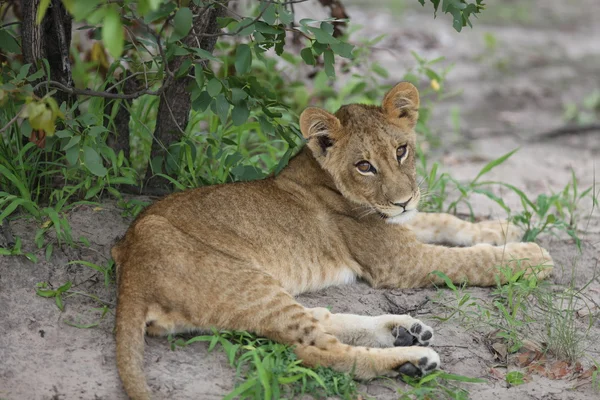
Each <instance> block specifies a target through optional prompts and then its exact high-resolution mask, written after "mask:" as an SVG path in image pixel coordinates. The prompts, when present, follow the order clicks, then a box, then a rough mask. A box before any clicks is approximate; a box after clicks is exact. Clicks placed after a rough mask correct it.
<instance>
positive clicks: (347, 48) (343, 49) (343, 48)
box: [329, 42, 354, 58]
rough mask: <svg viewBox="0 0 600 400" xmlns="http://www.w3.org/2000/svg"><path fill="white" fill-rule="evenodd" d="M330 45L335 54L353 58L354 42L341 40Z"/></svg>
mask: <svg viewBox="0 0 600 400" xmlns="http://www.w3.org/2000/svg"><path fill="white" fill-rule="evenodd" d="M329 47H331V50H333V52H334V53H335V54H339V55H340V56H342V57H344V58H352V50H353V49H354V45H352V44H349V43H344V42H340V43H337V44H335V43H334V44H332V45H330V46H329Z"/></svg>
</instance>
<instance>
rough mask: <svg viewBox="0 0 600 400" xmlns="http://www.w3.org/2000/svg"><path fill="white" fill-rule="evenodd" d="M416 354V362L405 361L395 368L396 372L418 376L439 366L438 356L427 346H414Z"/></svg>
mask: <svg viewBox="0 0 600 400" xmlns="http://www.w3.org/2000/svg"><path fill="white" fill-rule="evenodd" d="M415 351H417V352H418V353H419V354H415V355H418V358H417V361H416V362H412V361H410V362H405V363H403V364H401V365H400V366H399V367H398V368H396V372H398V373H400V374H401V375H407V376H410V377H413V378H414V377H420V376H424V375H427V374H428V373H430V372H432V371H434V370H436V369H439V368H440V364H441V362H440V356H439V355H438V353H436V352H435V351H433V350H432V349H430V348H428V347H420V348H416V349H415Z"/></svg>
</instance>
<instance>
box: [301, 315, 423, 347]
mask: <svg viewBox="0 0 600 400" xmlns="http://www.w3.org/2000/svg"><path fill="white" fill-rule="evenodd" d="M309 311H310V312H311V313H312V315H313V317H315V318H316V319H317V320H318V321H319V322H320V323H321V325H323V327H324V328H325V330H326V331H327V332H329V333H331V334H332V335H334V336H335V337H336V338H338V340H339V341H341V342H342V343H346V344H350V345H353V346H365V347H398V346H400V347H402V346H429V344H431V342H432V341H433V329H432V328H431V327H430V326H428V325H426V324H424V323H423V322H421V321H419V320H418V319H415V318H413V317H411V316H410V315H379V316H366V315H355V314H333V313H331V312H329V310H327V309H326V308H322V307H318V308H311V309H309Z"/></svg>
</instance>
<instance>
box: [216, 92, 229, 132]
mask: <svg viewBox="0 0 600 400" xmlns="http://www.w3.org/2000/svg"><path fill="white" fill-rule="evenodd" d="M215 108H216V111H217V112H216V114H217V115H218V116H219V119H220V120H221V124H223V125H225V123H226V122H227V115H228V114H229V102H228V101H227V99H226V98H225V95H224V94H223V93H221V94H219V95H218V96H217V99H216V104H215Z"/></svg>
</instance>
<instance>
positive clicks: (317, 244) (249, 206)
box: [112, 83, 552, 399]
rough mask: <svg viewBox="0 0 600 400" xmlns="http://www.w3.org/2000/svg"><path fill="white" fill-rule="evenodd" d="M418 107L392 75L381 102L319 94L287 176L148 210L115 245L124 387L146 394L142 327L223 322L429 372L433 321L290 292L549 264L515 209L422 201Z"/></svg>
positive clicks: (339, 358)
mask: <svg viewBox="0 0 600 400" xmlns="http://www.w3.org/2000/svg"><path fill="white" fill-rule="evenodd" d="M418 108H419V94H418V92H417V89H416V88H415V87H414V86H413V85H411V84H409V83H400V84H398V85H396V86H395V87H394V88H393V89H391V90H390V91H389V92H388V93H387V94H386V96H385V98H384V99H383V103H382V105H381V106H380V107H376V106H367V105H361V104H351V105H346V106H343V107H342V108H340V109H339V110H338V111H337V112H336V113H335V114H330V113H328V112H327V111H324V110H321V109H318V108H308V109H306V110H305V111H304V112H303V113H302V115H301V117H300V127H301V130H302V134H303V135H304V137H305V138H306V139H307V141H308V142H307V144H306V146H305V147H304V149H303V150H302V151H300V153H299V154H298V155H297V156H296V157H294V158H293V159H292V160H291V161H290V162H289V165H288V166H287V167H286V168H285V169H284V170H283V171H282V172H281V173H280V174H279V175H278V176H273V177H269V178H267V179H264V180H261V181H256V182H245V183H233V184H227V185H220V186H212V187H203V188H199V189H194V190H188V191H185V192H181V193H175V194H172V195H170V196H167V197H166V198H164V199H162V200H161V201H158V202H157V203H155V204H153V205H152V206H150V207H148V208H147V209H146V210H145V211H144V212H143V213H142V214H140V216H139V217H138V218H137V219H136V220H135V222H133V223H132V224H131V227H130V228H129V230H128V231H127V233H126V235H125V237H124V238H123V239H122V240H121V241H120V242H119V243H118V244H117V245H116V246H115V247H114V248H113V249H112V256H113V257H114V259H115V261H116V263H117V266H118V269H117V275H118V306H117V317H116V340H117V365H118V369H119V374H120V376H121V379H122V381H123V385H124V387H125V390H126V391H127V394H128V395H129V396H130V397H132V398H134V399H148V398H149V397H150V390H149V388H148V386H147V385H146V381H145V378H144V372H143V369H142V365H143V352H144V334H145V333H146V332H147V333H149V334H151V335H165V334H169V333H174V332H181V331H190V330H198V329H203V328H204V329H206V328H211V327H216V328H218V329H231V330H247V331H251V332H254V333H256V334H257V335H261V336H265V337H268V338H270V339H273V340H276V341H278V342H281V343H285V344H289V345H293V346H294V349H295V352H296V353H297V355H298V357H299V358H300V359H302V360H303V363H304V364H306V365H308V366H316V365H322V366H328V367H332V368H334V369H336V370H339V371H348V372H349V371H354V373H355V375H356V377H357V378H360V379H368V378H373V377H376V376H380V375H386V376H395V375H397V374H399V373H403V374H408V375H412V376H415V375H422V374H426V373H428V372H430V371H432V370H434V369H436V368H439V367H440V359H439V356H438V354H437V353H436V352H435V351H433V350H432V349H431V348H430V347H428V346H429V344H430V343H431V341H432V339H433V331H432V329H431V328H430V327H429V326H427V325H425V324H424V323H422V322H421V321H419V320H417V319H414V318H412V317H410V316H408V315H382V316H378V317H367V316H359V315H350V314H332V313H330V312H329V311H328V310H326V309H324V308H313V309H309V308H305V307H303V306H302V305H300V304H299V303H298V302H296V300H294V297H293V295H295V294H298V293H301V292H305V291H309V290H318V289H321V288H324V287H326V286H330V285H340V284H348V283H352V282H354V281H355V280H357V279H362V280H365V281H367V282H368V283H369V284H371V285H372V286H374V287H380V288H382V287H384V288H416V287H424V286H428V285H431V284H433V283H440V282H438V280H437V279H436V278H435V277H434V276H432V275H430V272H432V271H434V270H440V271H442V272H444V273H445V274H446V275H447V276H449V277H450V278H451V279H452V280H453V281H454V282H457V283H459V282H463V281H465V280H466V281H468V282H469V284H472V285H480V286H489V285H494V284H495V279H494V275H495V271H496V269H495V268H496V266H498V265H511V266H515V267H517V265H520V267H521V268H527V267H531V266H538V265H542V264H546V265H548V268H547V269H544V270H542V271H541V272H540V273H539V274H540V275H541V276H542V277H544V276H547V275H548V274H549V273H550V271H551V266H552V259H551V258H550V256H549V254H548V252H547V251H545V250H544V249H542V248H540V247H539V246H537V245H536V244H534V243H513V242H516V241H518V240H519V239H520V232H518V231H517V230H516V229H515V228H514V227H512V226H511V227H510V228H509V227H508V225H507V224H506V223H501V222H494V221H491V222H485V223H478V224H471V223H469V222H464V221H462V220H459V219H458V218H455V217H453V216H451V215H446V214H417V205H418V204H419V199H420V192H419V187H418V185H417V179H416V178H417V177H416V171H415V158H416V154H415V152H416V149H415V141H416V135H415V133H414V127H415V124H416V122H417V117H418ZM507 242H508V243H507ZM428 243H429V244H428ZM431 243H446V244H454V245H460V246H472V247H444V246H437V245H434V244H431ZM477 243H484V244H477ZM475 244H476V245H475ZM519 259H525V260H523V261H522V262H520V263H517V261H516V260H519Z"/></svg>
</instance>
